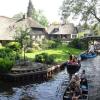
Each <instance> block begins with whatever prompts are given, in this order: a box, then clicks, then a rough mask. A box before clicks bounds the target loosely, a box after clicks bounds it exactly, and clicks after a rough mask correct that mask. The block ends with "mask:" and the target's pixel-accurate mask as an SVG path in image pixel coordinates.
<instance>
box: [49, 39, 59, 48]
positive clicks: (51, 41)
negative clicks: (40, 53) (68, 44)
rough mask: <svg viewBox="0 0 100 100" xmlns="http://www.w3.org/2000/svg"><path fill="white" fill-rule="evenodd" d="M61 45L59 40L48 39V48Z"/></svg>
mask: <svg viewBox="0 0 100 100" xmlns="http://www.w3.org/2000/svg"><path fill="white" fill-rule="evenodd" d="M60 45H61V41H60V40H57V39H56V40H49V41H48V48H51V49H52V48H57V47H58V46H60Z"/></svg>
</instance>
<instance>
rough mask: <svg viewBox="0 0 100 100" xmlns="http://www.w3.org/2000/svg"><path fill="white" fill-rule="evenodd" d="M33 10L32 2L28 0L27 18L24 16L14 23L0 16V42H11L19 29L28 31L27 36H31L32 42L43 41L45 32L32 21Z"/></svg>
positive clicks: (10, 19) (12, 20)
mask: <svg viewBox="0 0 100 100" xmlns="http://www.w3.org/2000/svg"><path fill="white" fill-rule="evenodd" d="M33 10H34V7H33V5H32V2H31V0H29V5H28V12H27V17H26V16H25V15H24V16H23V18H21V19H19V20H17V21H16V20H14V19H12V18H8V17H5V16H0V41H1V42H3V41H6V40H7V41H13V40H14V36H15V35H16V34H17V33H16V30H18V29H19V28H21V29H23V30H25V29H26V28H28V29H30V33H29V35H31V36H30V37H31V39H32V40H34V41H35V40H39V41H41V40H43V39H44V38H45V37H46V33H47V32H46V31H45V28H44V27H43V26H42V25H40V24H39V23H38V22H37V21H35V20H34V19H32V12H33Z"/></svg>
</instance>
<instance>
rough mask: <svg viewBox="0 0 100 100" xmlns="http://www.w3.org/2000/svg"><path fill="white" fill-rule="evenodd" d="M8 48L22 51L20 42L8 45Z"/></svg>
mask: <svg viewBox="0 0 100 100" xmlns="http://www.w3.org/2000/svg"><path fill="white" fill-rule="evenodd" d="M6 47H8V48H10V49H12V50H14V51H20V50H21V45H20V43H18V42H10V43H8V44H7V45H6Z"/></svg>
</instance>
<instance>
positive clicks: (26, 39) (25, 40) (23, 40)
mask: <svg viewBox="0 0 100 100" xmlns="http://www.w3.org/2000/svg"><path fill="white" fill-rule="evenodd" d="M29 33H30V30H29V29H28V28H25V29H22V28H19V29H17V30H16V35H15V40H16V41H17V42H19V43H20V44H21V49H22V50H23V51H24V61H25V51H26V49H27V47H28V46H29V45H30V34H29Z"/></svg>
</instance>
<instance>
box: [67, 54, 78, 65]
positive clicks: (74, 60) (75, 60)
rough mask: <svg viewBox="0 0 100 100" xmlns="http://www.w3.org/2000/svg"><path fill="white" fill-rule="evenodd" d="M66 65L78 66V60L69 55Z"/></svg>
mask: <svg viewBox="0 0 100 100" xmlns="http://www.w3.org/2000/svg"><path fill="white" fill-rule="evenodd" d="M68 63H69V64H78V60H77V58H76V57H75V56H74V55H70V56H69V61H68Z"/></svg>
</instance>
